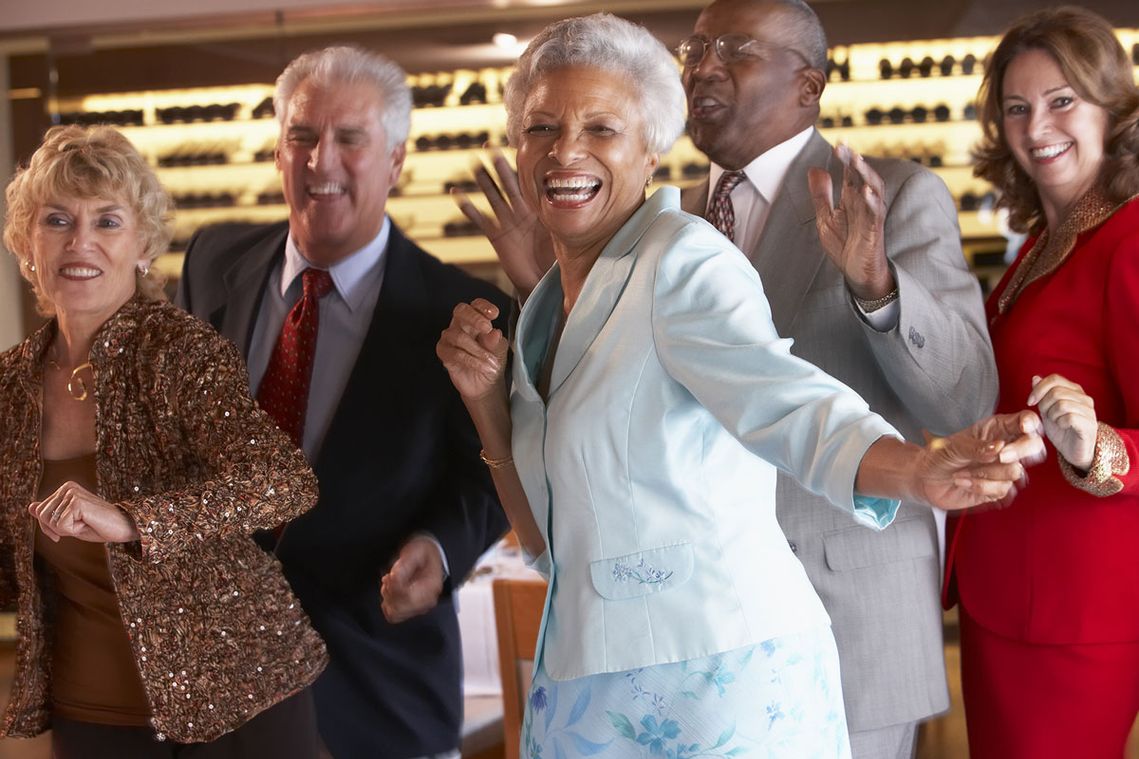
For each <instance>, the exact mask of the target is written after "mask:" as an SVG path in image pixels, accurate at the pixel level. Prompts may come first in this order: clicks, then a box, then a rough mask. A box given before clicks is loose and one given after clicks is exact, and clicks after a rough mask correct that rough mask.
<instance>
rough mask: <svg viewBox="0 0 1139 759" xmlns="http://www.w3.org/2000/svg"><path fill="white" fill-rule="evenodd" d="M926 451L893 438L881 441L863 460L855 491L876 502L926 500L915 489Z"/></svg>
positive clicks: (875, 444) (872, 447)
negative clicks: (919, 466)
mask: <svg viewBox="0 0 1139 759" xmlns="http://www.w3.org/2000/svg"><path fill="white" fill-rule="evenodd" d="M923 455H924V449H922V448H919V447H918V446H916V445H913V444H911V443H906V442H904V441H901V440H898V439H897V438H893V437H880V438H878V440H876V441H875V442H874V443H873V445H871V446H870V447H869V448H868V449H867V450H866V453H865V454H864V455H863V457H862V462H861V463H860V464H859V466H858V474H857V476H856V477H855V479H854V490H855V492H857V493H858V494H860V495H866V496H871V497H874V498H892V499H898V500H902V501H915V500H924V499H923V498H921V497H920V496H919V494H918V490H917V487H916V483H917V479H918V463H919V461H920V460H921V457H922V456H923Z"/></svg>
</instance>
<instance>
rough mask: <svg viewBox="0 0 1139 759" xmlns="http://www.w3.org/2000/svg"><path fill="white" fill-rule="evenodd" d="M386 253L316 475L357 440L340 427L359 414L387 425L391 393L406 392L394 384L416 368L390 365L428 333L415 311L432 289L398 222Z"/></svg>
mask: <svg viewBox="0 0 1139 759" xmlns="http://www.w3.org/2000/svg"><path fill="white" fill-rule="evenodd" d="M384 256H385V259H386V260H385V262H384V280H383V284H382V285H381V286H380V296H379V298H378V299H377V301H376V308H375V310H374V311H373V312H372V320H371V323H370V324H369V325H368V333H367V334H366V335H365V336H364V342H363V344H362V345H361V346H360V352H359V354H357V356H356V363H355V364H353V366H352V373H351V374H350V375H349V377H348V384H347V385H345V387H344V394H343V395H342V396H341V398H340V402H339V403H338V404H337V405H336V412H335V413H334V415H333V417H332V422H331V424H330V425H329V427H328V433H327V434H326V435H325V438H324V440H325V443H324V446H323V447H322V448H321V451H320V454H319V455H318V461H317V465H316V467H315V469H316V471H317V475H318V476H320V474H321V472H322V471H323V470H324V469H325V468H326V467H328V466H332V465H333V464H334V463H335V462H336V461H337V460H338V458H339V456H338V452H337V446H338V445H345V444H347V445H353V446H354V445H357V444H358V441H356V440H355V439H354V438H355V436H354V435H345V434H341V433H342V432H343V430H345V429H351V428H352V427H354V426H355V425H356V422H358V420H359V418H360V415H361V414H365V415H368V414H371V415H373V417H376V418H374V419H372V421H374V422H375V424H376V426H377V427H380V428H382V427H383V424H382V421H381V420H380V419H379V418H378V417H379V416H380V415H381V412H382V409H384V408H390V401H391V399H392V397H393V395H394V397H398V396H399V395H401V394H402V391H396V390H394V389H393V383H395V382H399V381H408V380H407V376H408V375H409V374H412V373H413V372H412V371H411V367H408V366H406V365H404V366H402V367H401V368H402V370H403V371H404V372H406V374H399V373H398V372H395V371H392V367H393V365H394V364H397V363H400V362H403V361H406V360H407V358H408V355H409V351H408V347H407V346H408V345H414V344H415V343H416V342H417V341H420V340H421V339H424V338H423V337H422V336H421V335H420V334H419V332H418V331H419V330H421V329H425V328H427V327H428V325H426V324H424V323H423V319H422V318H421V314H419V313H417V312H421V311H422V309H423V306H422V304H423V303H424V302H426V300H427V297H428V293H427V290H426V287H425V285H424V282H423V275H422V272H421V271H420V270H419V267H418V266H417V265H416V261H415V258H416V250H415V247H414V245H413V244H412V243H411V242H410V241H409V240H408V239H407V238H406V237H404V235H403V233H402V232H400V231H399V229H398V228H397V227H396V226H395V225H394V224H393V225H392V227H391V237H390V238H389V239H388V248H387V250H386V251H385V253H384ZM436 337H438V335H436ZM425 344H429V345H433V344H434V343H433V342H428V343H425ZM376 399H384V401H386V403H379V402H377V400H376Z"/></svg>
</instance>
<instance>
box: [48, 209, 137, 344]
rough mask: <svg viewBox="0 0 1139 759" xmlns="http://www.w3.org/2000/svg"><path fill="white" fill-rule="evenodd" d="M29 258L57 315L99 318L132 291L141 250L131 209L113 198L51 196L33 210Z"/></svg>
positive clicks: (124, 299) (132, 293)
mask: <svg viewBox="0 0 1139 759" xmlns="http://www.w3.org/2000/svg"><path fill="white" fill-rule="evenodd" d="M31 244H32V261H33V263H34V264H35V267H36V273H35V276H36V278H37V279H38V282H39V288H40V291H41V292H42V293H43V295H44V297H45V298H47V299H48V300H50V301H51V302H52V303H53V304H54V306H55V309H56V312H57V313H59V315H60V317H61V318H64V319H67V318H84V319H88V320H91V321H94V322H97V323H102V322H103V321H105V320H106V319H107V318H109V317H110V316H111V315H112V314H114V313H115V312H116V311H118V310H119V307H120V306H122V305H123V304H124V303H126V302H127V301H128V300H130V298H131V296H132V295H134V292H135V287H136V283H135V271H136V270H137V267H138V265H139V263H141V262H144V261H145V260H146V250H145V246H144V243H143V240H142V236H141V235H140V233H139V227H138V219H137V217H136V215H135V213H134V211H133V210H132V209H131V208H130V207H129V206H128V205H127V204H126V203H125V202H123V201H122V200H118V199H114V198H74V197H66V198H51V199H49V201H48V202H45V203H44V204H43V205H41V206H40V207H39V209H38V210H37V212H36V216H35V222H34V228H33V231H32V237H31Z"/></svg>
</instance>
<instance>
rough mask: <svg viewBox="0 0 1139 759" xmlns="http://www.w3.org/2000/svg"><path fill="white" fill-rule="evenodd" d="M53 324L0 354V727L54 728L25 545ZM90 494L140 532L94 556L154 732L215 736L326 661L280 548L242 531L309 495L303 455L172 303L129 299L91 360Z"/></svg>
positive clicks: (312, 489) (212, 338) (240, 369)
mask: <svg viewBox="0 0 1139 759" xmlns="http://www.w3.org/2000/svg"><path fill="white" fill-rule="evenodd" d="M55 329H56V327H55V323H54V322H49V323H48V324H47V325H45V326H44V327H43V328H42V329H40V330H39V331H37V332H36V333H35V334H33V335H31V336H30V337H29V338H28V339H27V340H25V341H24V342H23V343H21V344H20V345H18V346H16V347H14V348H12V349H10V350H8V351H6V352H4V353H2V354H0V420H3V422H2V429H3V434H0V605H7V604H11V603H13V602H16V603H17V610H18V616H17V620H16V625H17V631H18V635H19V640H18V642H17V648H16V674H15V678H14V680H13V684H12V695H11V698H10V700H9V702H8V708H7V711H6V712H5V714H4V718H3V725H2V726H0V734H4V735H13V736H20V737H30V736H33V735H38V734H39V733H41V732H43V731H44V730H46V729H47V728H48V727H49V726H50V722H51V697H50V694H51V686H52V683H51V679H52V677H51V674H52V673H51V669H50V666H49V665H50V658H49V655H48V654H49V652H48V651H47V649H46V646H47V641H50V640H51V639H52V635H53V630H52V621H51V619H50V617H49V616H48V615H46V614H45V605H44V599H43V592H42V591H43V588H42V586H41V584H40V583H39V582H37V573H36V570H35V564H34V557H33V551H32V546H33V544H34V539H33V534H34V530H35V529H36V528H35V523H34V520H33V519H32V517H31V515H29V514H28V504H29V503H31V502H32V501H33V500H35V497H36V488H37V487H38V485H39V482H40V476H41V469H42V465H43V462H42V459H41V456H42V454H41V452H40V444H39V431H40V423H41V416H42V404H43V401H42V397H43V393H42V388H43V365H44V354H45V351H46V350H47V347H48V345H49V343H50V341H51V339H52V337H53V335H54V334H55ZM90 360H91V366H92V372H93V374H94V381H93V382H92V383H91V384H92V387H91V393H92V395H93V396H94V400H95V404H96V421H95V438H96V443H95V468H96V471H97V473H98V482H99V494H100V495H101V496H102V497H103V498H105V499H107V500H108V501H110V502H111V503H113V504H115V505H116V506H117V507H119V508H121V509H122V510H123V511H125V512H126V513H127V514H128V515H129V516H130V517H131V518H132V519H134V522H135V524H136V525H137V526H138V529H139V531H140V533H141V534H142V536H143V538H142V540H141V541H140V542H135V543H112V544H109V545H107V547H106V551H107V555H108V560H109V564H110V570H111V577H112V578H113V580H114V586H115V590H116V593H117V596H118V602H119V606H120V608H121V610H122V616H123V618H124V620H125V621H126V624H127V630H126V631H127V636H128V638H129V640H130V646H131V652H132V653H133V656H134V661H135V666H136V667H137V668H138V670H139V674H140V675H141V677H142V685H143V688H144V689H145V691H146V697H147V702H148V703H149V704H150V706H151V720H150V724H151V726H152V727H153V728H154V729H155V731H156V732H157V733H158V734H159V735H161V736H162V737H164V738H168V739H170V740H173V741H177V742H179V743H200V742H206V741H211V740H214V739H215V738H217V737H218V736H220V735H222V734H224V733H227V732H230V731H232V730H234V729H235V728H237V727H239V726H240V725H242V724H243V723H245V722H246V721H247V720H249V719H250V718H251V717H253V716H254V715H256V714H258V713H259V712H261V711H264V710H265V709H267V708H269V707H270V706H273V705H274V704H277V703H279V702H280V701H282V700H284V699H285V698H287V697H288V696H290V695H292V694H294V693H297V692H298V691H300V690H302V689H304V688H305V687H306V686H308V685H309V684H311V683H312V682H313V681H314V680H315V679H316V677H317V675H319V674H320V672H321V671H322V670H323V669H324V666H325V664H326V663H327V662H328V654H327V652H326V650H325V647H324V643H323V642H322V641H321V639H320V636H319V635H317V633H316V631H315V630H313V629H312V626H311V624H310V623H309V620H308V617H307V615H306V614H305V613H304V610H303V609H302V608H301V604H300V602H299V601H297V598H296V596H295V595H294V594H293V592H292V590H291V589H290V588H289V584H288V582H287V581H286V580H285V577H284V575H283V574H282V573H281V565H280V563H279V562H278V561H277V559H276V558H275V557H273V556H272V555H270V554H268V553H266V552H265V551H263V550H261V549H260V548H259V547H258V546H257V544H256V543H255V542H253V540H252V538H251V535H252V533H253V532H254V531H256V530H259V529H270V528H272V527H275V526H276V525H278V524H280V523H281V522H284V521H287V520H289V519H292V518H294V517H296V516H298V515H299V514H301V513H302V512H304V511H305V510H307V509H309V508H311V507H312V506H313V504H315V502H316V493H317V490H316V478H315V477H314V476H313V474H312V470H311V469H310V468H309V467H308V464H307V463H305V460H304V455H303V454H301V453H300V452H299V451H297V449H296V446H294V445H293V444H292V443H290V442H289V441H288V439H286V438H285V436H284V435H283V434H282V433H281V432H280V431H279V430H278V429H277V427H276V425H275V424H273V422H272V420H270V419H269V417H268V416H266V415H265V413H264V412H263V411H261V410H260V409H259V408H258V407H257V404H256V403H255V402H254V401H253V399H252V398H250V397H249V384H248V379H247V377H246V374H245V365H244V363H243V362H242V360H241V355H240V354H239V353H238V352H237V349H236V348H235V347H234V346H233V344H232V343H230V342H229V341H228V340H226V339H224V338H222V337H221V336H220V335H218V334H217V333H216V332H214V331H213V330H212V329H211V328H210V327H209V325H207V324H205V323H204V322H201V321H199V320H198V319H196V318H194V317H192V316H190V315H188V314H186V313H185V312H183V311H180V310H178V309H177V308H175V307H174V306H173V305H171V304H169V303H159V302H153V301H146V300H142V299H141V298H137V297H136V298H134V299H132V300H130V301H129V302H127V303H126V304H125V305H124V306H123V307H122V308H121V309H119V311H118V312H117V313H116V314H115V315H114V316H112V317H111V318H110V319H108V320H107V322H106V324H104V325H103V326H102V327H101V328H100V330H99V332H98V334H96V336H95V342H94V345H93V346H92V348H91V354H90Z"/></svg>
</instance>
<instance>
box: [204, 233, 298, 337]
mask: <svg viewBox="0 0 1139 759" xmlns="http://www.w3.org/2000/svg"><path fill="white" fill-rule="evenodd" d="M288 234H289V227H288V225H287V224H282V225H281V228H280V230H278V231H275V232H273V233H272V234H270V235H269V236H268V237H266V238H265V239H264V240H262V241H261V242H260V243H259V244H258V245H256V246H254V247H252V248H250V249H249V252H248V253H246V254H245V255H243V256H241V257H240V258H239V259H238V260H237V261H236V262H235V263H234V264H233V266H231V267H230V268H229V269H228V270H227V271H226V273H225V275H224V276H223V278H222V281H223V283H224V287H225V299H224V301H223V302H222V305H221V306H219V307H218V308H217V309H215V310H214V311H213V312H212V313H211V314H210V315H209V321H210V324H212V325H213V326H214V329H216V330H217V331H218V332H220V333H221V334H223V335H225V336H226V337H227V338H229V339H230V341H231V342H233V343H234V345H236V346H237V347H238V348H240V349H241V355H243V356H248V355H249V343H250V340H251V339H252V337H253V325H254V323H255V321H256V317H257V309H258V308H260V306H261V298H262V296H263V295H264V293H265V287H266V284H267V280H268V279H269V272H270V271H272V269H273V262H274V260H275V259H276V258H277V257H278V256H281V255H283V254H284V251H285V238H286V237H288Z"/></svg>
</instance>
